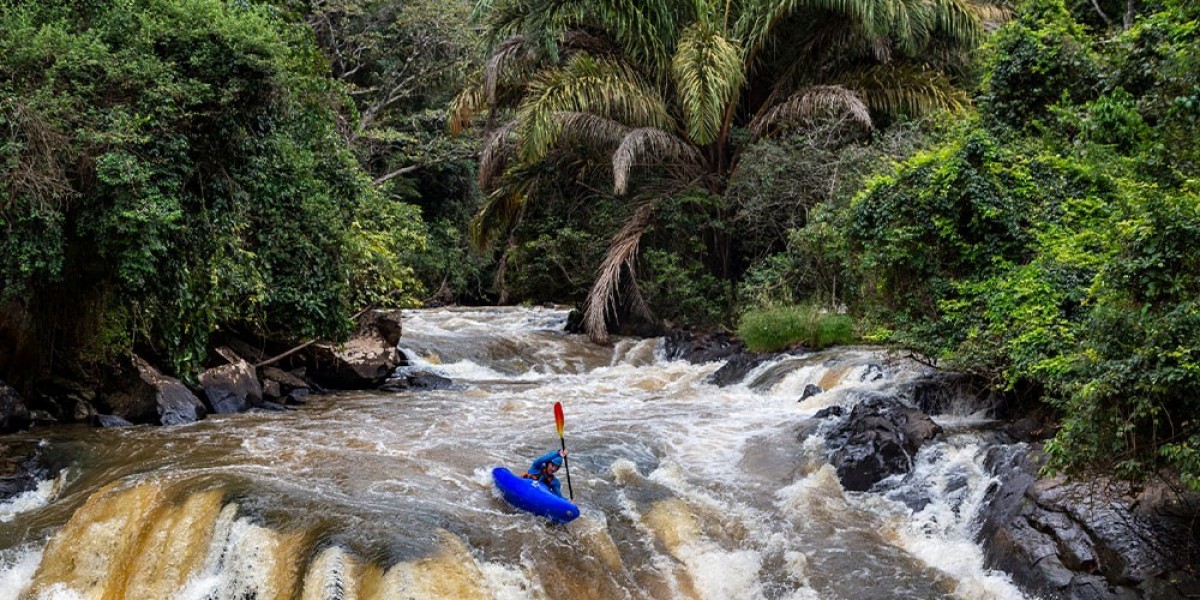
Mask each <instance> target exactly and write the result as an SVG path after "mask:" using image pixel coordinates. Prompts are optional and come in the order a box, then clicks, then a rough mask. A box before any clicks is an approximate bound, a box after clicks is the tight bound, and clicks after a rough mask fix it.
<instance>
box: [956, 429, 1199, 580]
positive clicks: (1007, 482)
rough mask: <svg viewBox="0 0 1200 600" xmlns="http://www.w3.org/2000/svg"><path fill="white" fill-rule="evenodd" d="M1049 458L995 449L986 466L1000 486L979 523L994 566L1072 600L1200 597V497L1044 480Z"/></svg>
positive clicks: (1018, 448)
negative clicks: (1198, 568)
mask: <svg viewBox="0 0 1200 600" xmlns="http://www.w3.org/2000/svg"><path fill="white" fill-rule="evenodd" d="M1043 461H1044V457H1043V455H1042V454H1041V453H1040V452H1029V451H1026V446H1025V445H1024V444H1019V445H1012V446H997V447H993V448H991V449H990V450H989V451H988V455H987V456H986V458H985V465H986V466H987V467H988V468H989V470H991V472H992V473H994V474H995V476H996V477H997V479H998V484H997V485H995V486H994V487H993V488H992V489H991V490H989V494H991V497H990V498H989V501H988V506H987V508H986V509H985V511H984V513H983V514H982V515H981V519H982V527H981V529H980V533H979V538H978V539H979V542H980V543H981V544H982V545H983V547H984V552H985V559H986V564H987V566H988V567H989V568H996V569H1000V570H1003V571H1006V572H1008V573H1010V574H1011V575H1012V578H1013V581H1014V582H1016V583H1017V584H1018V585H1019V586H1021V587H1022V588H1024V589H1025V590H1027V591H1029V592H1031V593H1033V594H1038V595H1043V596H1046V597H1055V598H1063V599H1067V600H1091V599H1103V600H1115V599H1124V598H1130V599H1133V598H1146V599H1150V598H1154V599H1157V598H1185V597H1188V596H1187V594H1188V593H1191V592H1189V591H1188V590H1191V591H1192V592H1194V591H1196V590H1200V582H1197V579H1196V576H1195V575H1194V574H1191V573H1192V567H1193V566H1194V565H1196V564H1200V548H1198V544H1197V525H1196V523H1197V516H1198V515H1200V499H1197V498H1196V497H1195V496H1194V495H1192V496H1180V495H1178V494H1176V493H1175V492H1173V491H1170V490H1169V488H1167V487H1166V486H1161V487H1148V488H1146V489H1145V490H1142V491H1141V492H1140V493H1138V494H1133V493H1132V492H1131V490H1129V489H1128V488H1127V487H1126V486H1122V485H1119V484H1115V483H1111V482H1103V481H1098V482H1090V483H1087V484H1084V483H1070V482H1066V481H1062V480H1038V479H1036V475H1037V473H1038V469H1039V468H1040V466H1041V464H1042V462H1043Z"/></svg>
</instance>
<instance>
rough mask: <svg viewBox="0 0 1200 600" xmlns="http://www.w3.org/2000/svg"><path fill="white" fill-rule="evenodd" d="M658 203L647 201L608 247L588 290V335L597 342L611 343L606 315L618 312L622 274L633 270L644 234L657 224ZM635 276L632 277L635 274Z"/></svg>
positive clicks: (585, 318) (585, 308)
mask: <svg viewBox="0 0 1200 600" xmlns="http://www.w3.org/2000/svg"><path fill="white" fill-rule="evenodd" d="M653 217H654V203H652V202H647V203H645V204H643V205H641V206H639V207H638V208H637V209H636V210H635V211H634V212H633V216H632V217H630V219H629V220H628V221H626V222H625V225H624V226H622V227H621V230H620V231H618V232H617V234H616V235H614V236H613V238H612V241H611V242H610V243H609V246H608V254H606V255H605V256H604V261H603V262H601V263H600V268H599V269H598V270H597V273H596V281H595V282H593V283H592V290H591V291H590V292H588V296H587V300H586V301H584V304H583V329H584V331H586V332H587V334H588V337H589V338H591V340H592V341H593V342H596V343H597V344H605V343H608V339H609V337H608V324H607V323H606V318H607V316H608V312H609V311H610V310H612V311H614V312H615V311H616V310H617V309H618V308H619V306H618V301H619V299H620V292H621V275H622V273H623V271H624V269H629V270H630V272H631V273H632V271H633V270H634V268H635V264H636V261H637V252H638V244H639V243H640V242H641V239H642V234H643V233H645V232H646V230H647V229H649V227H650V225H651V223H653ZM631 279H632V276H631Z"/></svg>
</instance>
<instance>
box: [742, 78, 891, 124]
mask: <svg viewBox="0 0 1200 600" xmlns="http://www.w3.org/2000/svg"><path fill="white" fill-rule="evenodd" d="M839 117H848V118H849V119H850V120H852V121H853V122H855V123H857V124H859V125H860V126H862V128H863V129H867V130H870V129H871V128H872V122H871V111H870V109H869V108H867V105H866V104H865V103H864V102H863V100H862V98H860V97H859V96H858V94H857V93H855V92H854V90H850V89H847V88H844V87H842V86H840V85H818V86H813V87H810V88H808V89H805V90H803V91H801V92H799V93H797V94H794V95H793V96H792V97H791V98H788V99H787V100H785V101H783V102H781V103H779V104H777V105H775V106H774V107H772V108H771V109H770V110H768V111H766V112H764V113H763V114H762V116H760V117H758V118H757V119H755V120H754V122H752V123H751V124H750V127H751V130H752V131H754V133H755V134H757V135H767V134H769V133H770V132H772V131H775V130H778V129H786V128H787V127H789V126H791V125H798V124H811V123H813V122H815V121H819V120H822V119H836V118H839Z"/></svg>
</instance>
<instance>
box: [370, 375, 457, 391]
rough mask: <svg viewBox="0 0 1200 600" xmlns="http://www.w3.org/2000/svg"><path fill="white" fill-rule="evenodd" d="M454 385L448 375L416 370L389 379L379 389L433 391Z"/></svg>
mask: <svg viewBox="0 0 1200 600" xmlns="http://www.w3.org/2000/svg"><path fill="white" fill-rule="evenodd" d="M453 385H454V382H453V381H451V380H450V378H448V377H442V376H441V375H438V374H437V373H431V372H429V371H415V372H412V373H408V374H406V375H402V376H400V377H395V378H392V379H389V380H388V381H387V383H385V384H383V385H382V386H380V388H379V389H381V390H384V391H388V392H405V391H431V390H445V389H449V388H451V387H453Z"/></svg>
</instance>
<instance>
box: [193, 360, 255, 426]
mask: <svg viewBox="0 0 1200 600" xmlns="http://www.w3.org/2000/svg"><path fill="white" fill-rule="evenodd" d="M200 387H201V388H202V389H203V390H204V396H205V397H206V398H207V399H208V404H209V406H211V407H212V411H213V412H214V413H217V414H231V413H239V412H245V411H247V410H249V409H251V408H255V407H258V406H261V405H262V403H263V390H262V386H261V385H260V384H259V382H258V377H257V376H256V375H255V372H254V367H253V366H251V365H250V363H248V362H246V361H244V360H238V361H236V362H233V363H230V364H227V365H221V366H219V367H214V368H212V369H208V370H206V371H204V372H203V373H201V374H200Z"/></svg>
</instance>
